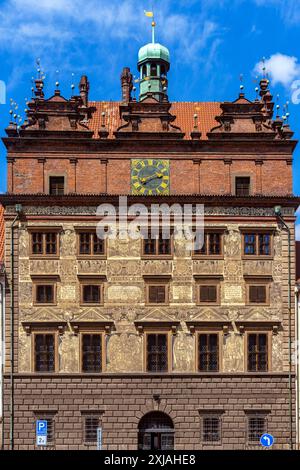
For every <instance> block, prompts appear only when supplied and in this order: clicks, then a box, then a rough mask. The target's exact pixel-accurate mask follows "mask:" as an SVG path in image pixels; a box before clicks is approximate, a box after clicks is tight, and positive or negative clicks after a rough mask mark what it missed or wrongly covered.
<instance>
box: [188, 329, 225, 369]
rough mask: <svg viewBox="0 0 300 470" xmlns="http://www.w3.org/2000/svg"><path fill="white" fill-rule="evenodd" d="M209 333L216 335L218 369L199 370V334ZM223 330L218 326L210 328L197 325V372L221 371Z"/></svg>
mask: <svg viewBox="0 0 300 470" xmlns="http://www.w3.org/2000/svg"><path fill="white" fill-rule="evenodd" d="M202 334H203V335H210V334H216V335H218V370H216V371H213V370H212V371H209V370H208V371H205V370H199V335H202ZM223 336H224V334H223V331H222V330H221V329H220V328H216V327H211V328H209V329H208V328H201V327H198V328H197V329H196V330H195V342H196V344H195V368H196V373H197V374H214V375H215V374H218V373H220V372H222V371H223V367H222V365H223V347H222V345H223Z"/></svg>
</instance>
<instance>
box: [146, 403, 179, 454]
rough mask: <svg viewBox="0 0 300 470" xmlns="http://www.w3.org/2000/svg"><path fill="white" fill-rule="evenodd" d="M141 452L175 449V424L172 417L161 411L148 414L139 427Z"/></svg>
mask: <svg viewBox="0 0 300 470" xmlns="http://www.w3.org/2000/svg"><path fill="white" fill-rule="evenodd" d="M138 430H139V436H138V445H139V450H171V449H174V433H175V431H174V424H173V421H172V420H171V418H170V416H168V415H167V414H165V413H162V412H161V411H151V412H150V413H147V414H146V415H145V416H143V417H142V419H141V420H140V422H139V425H138Z"/></svg>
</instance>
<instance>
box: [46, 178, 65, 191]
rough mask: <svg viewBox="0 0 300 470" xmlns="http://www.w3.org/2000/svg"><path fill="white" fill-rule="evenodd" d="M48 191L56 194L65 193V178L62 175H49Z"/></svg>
mask: <svg viewBox="0 0 300 470" xmlns="http://www.w3.org/2000/svg"><path fill="white" fill-rule="evenodd" d="M49 193H50V194H51V195H54V196H58V195H61V194H64V193H65V178H64V176H50V178H49Z"/></svg>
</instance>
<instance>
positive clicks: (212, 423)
mask: <svg viewBox="0 0 300 470" xmlns="http://www.w3.org/2000/svg"><path fill="white" fill-rule="evenodd" d="M202 440H203V442H220V441H221V418H220V416H203V418H202Z"/></svg>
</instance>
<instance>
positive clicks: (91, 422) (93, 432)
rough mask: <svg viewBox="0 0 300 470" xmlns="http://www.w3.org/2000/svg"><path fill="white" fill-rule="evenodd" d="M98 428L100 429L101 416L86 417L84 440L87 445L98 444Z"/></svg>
mask: <svg viewBox="0 0 300 470" xmlns="http://www.w3.org/2000/svg"><path fill="white" fill-rule="evenodd" d="M98 427H99V416H85V418H84V440H85V442H86V443H87V444H96V443H97V428H98Z"/></svg>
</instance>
